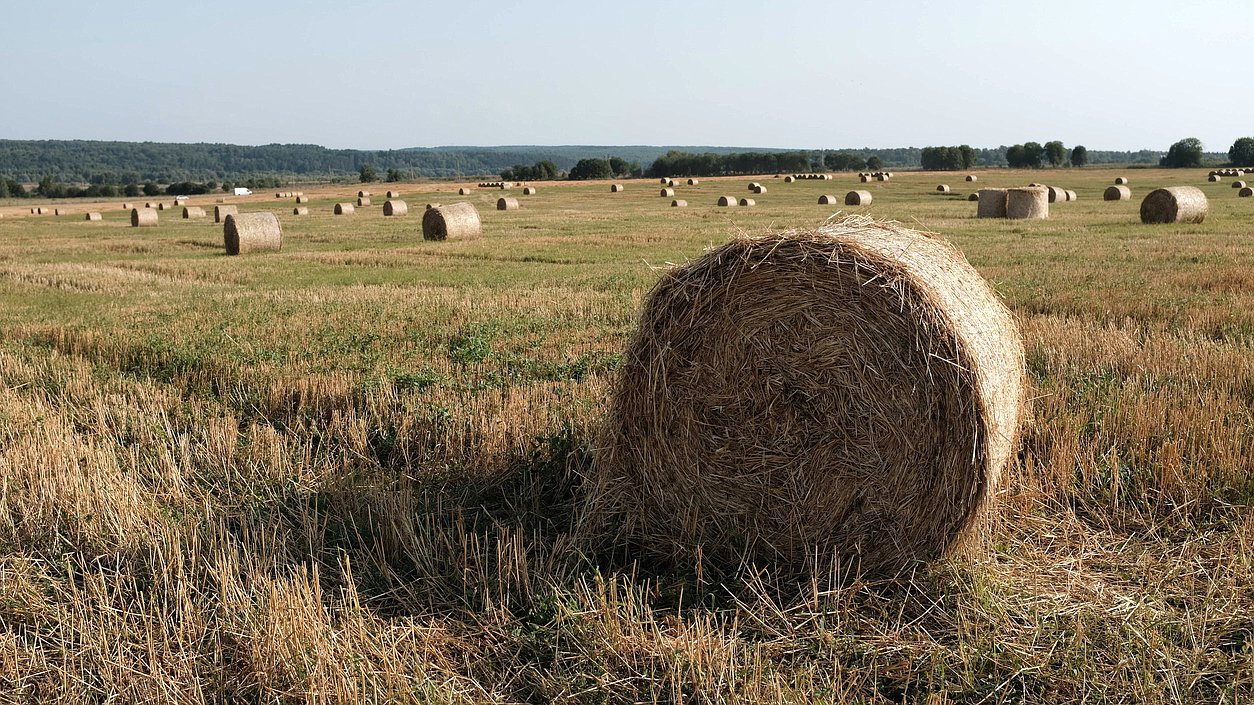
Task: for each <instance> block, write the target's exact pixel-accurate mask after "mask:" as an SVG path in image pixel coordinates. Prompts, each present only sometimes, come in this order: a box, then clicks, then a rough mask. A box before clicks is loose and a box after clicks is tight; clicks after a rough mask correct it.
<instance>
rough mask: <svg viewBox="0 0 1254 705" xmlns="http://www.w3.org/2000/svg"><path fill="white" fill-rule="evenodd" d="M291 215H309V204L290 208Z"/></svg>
mask: <svg viewBox="0 0 1254 705" xmlns="http://www.w3.org/2000/svg"><path fill="white" fill-rule="evenodd" d="M292 215H309V206H296V207H295V208H293V209H292Z"/></svg>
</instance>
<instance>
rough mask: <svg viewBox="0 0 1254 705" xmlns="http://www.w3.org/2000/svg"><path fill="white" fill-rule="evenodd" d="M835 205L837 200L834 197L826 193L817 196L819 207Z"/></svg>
mask: <svg viewBox="0 0 1254 705" xmlns="http://www.w3.org/2000/svg"><path fill="white" fill-rule="evenodd" d="M836 203H837V200H836V197H835V196H832V195H829V194H826V193H825V194H823V195H822V196H819V205H820V206H834V205H836Z"/></svg>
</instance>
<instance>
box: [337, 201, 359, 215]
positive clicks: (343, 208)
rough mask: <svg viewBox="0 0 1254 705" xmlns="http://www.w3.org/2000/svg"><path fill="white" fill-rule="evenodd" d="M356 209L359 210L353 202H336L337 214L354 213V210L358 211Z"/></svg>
mask: <svg viewBox="0 0 1254 705" xmlns="http://www.w3.org/2000/svg"><path fill="white" fill-rule="evenodd" d="M356 210H357V209H356V208H354V207H353V204H351V203H337V204H335V214H336V215H352V214H353V212H354V211H356Z"/></svg>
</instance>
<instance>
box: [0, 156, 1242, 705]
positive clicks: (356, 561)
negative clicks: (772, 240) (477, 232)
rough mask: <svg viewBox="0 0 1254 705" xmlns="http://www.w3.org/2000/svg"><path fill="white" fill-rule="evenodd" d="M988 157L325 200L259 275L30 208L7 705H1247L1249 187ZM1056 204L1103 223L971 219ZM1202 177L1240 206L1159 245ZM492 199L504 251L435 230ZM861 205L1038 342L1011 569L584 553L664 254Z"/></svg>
mask: <svg viewBox="0 0 1254 705" xmlns="http://www.w3.org/2000/svg"><path fill="white" fill-rule="evenodd" d="M976 173H978V175H979V181H978V182H976V183H964V182H963V181H962V175H961V174H943V175H941V174H917V173H914V174H911V173H904V172H899V173H897V175H896V176H895V177H894V178H893V179H891V180H890V181H888V182H873V183H867V184H863V183H860V182H859V181H858V179H857V177H856V175H850V174H840V175H836V176H835V179H834V180H833V181H797V182H795V183H790V184H785V183H784V182H783V179H782V178H780V179H775V178H771V177H769V176H767V177H763V176H754V177H745V178H734V179H705V178H703V179H701V180H700V184H699V185H698V186H687V185H684V183H683V180H681V181H679V182H678V185H677V186H676V187H675V190H676V194H675V196H674V198H678V199H683V200H686V201H687V202H688V207H687V208H671V207H670V204H671V201H672V200H673V199H672V198H669V197H668V198H661V197H659V195H658V194H659V188H660V187H659V185H658V183H657V180H656V179H653V180H647V179H646V180H637V181H628V182H625V183H626V186H627V188H626V190H625V191H624V192H622V193H610V186H609V182H596V183H589V184H577V185H572V184H565V183H562V184H554V183H540V184H538V187H539V190H538V193H536V194H535V195H531V196H522V195H521V188H516V189H513V190H511V191H510V192H508V194H503V193H502V192H501V191H500V190H498V189H477V188H473V186H472V195H470V196H465V197H459V196H457V195H456V190H457V188H458V186H459V184H454V185H447V184H441V185H439V186H432V185H422V184H411V185H400V186H399V189H400V191H401V193H402V196H401V197H402V198H404V199H405V200H406V202H407V203H408V204H409V215H407V216H404V217H390V218H385V217H384V216H383V215H382V199H379V200H378V203H379V205H371V206H364V207H361V208H358V209H357V210H356V213H354V214H352V215H345V216H334V215H332V212H331V211H332V206H333V205H334V204H335V203H336V202H341V201H349V200H352V198H351V197H352V196H355V194H356V191H357V189H358V188H359V187H357V186H343V187H340V188H338V189H330V188H324V189H320V190H314V189H306V193H307V194H308V195H309V196H310V197H311V201H310V203H308V204H307V205H308V206H309V208H310V215H308V216H293V215H291V211H292V207H293V204H294V199H282V200H280V199H273V198H268V197H267V198H252V199H240V200H239V204H240V211H241V212H243V213H246V212H251V211H258V210H269V211H273V212H274V213H276V214H277V215H278V216H279V219H280V221H281V222H282V226H283V243H282V250H281V251H280V252H274V253H258V254H250V255H244V256H239V257H227V256H225V254H224V252H223V241H222V228H221V226H220V225H214V224H212V223H211V222H208V220H199V221H197V220H192V221H185V220H182V219H180V218H179V217H178V215H177V214H176V213H174V212H172V211H165V212H162V214H161V222H160V224H159V225H158V226H157V227H155V228H142V229H140V228H134V229H133V228H130V227H129V215H128V214H127V213H124V212H122V211H121V210H120V208H119V207H118V205H117V204H114V205H112V206H111V207H98V206H96V205H90V206H89V205H87V204H83V205H82V206H81V207H80V206H77V205H72V206H71V211H72V212H74V213H77V215H76V216H75V215H69V216H55V217H54V216H32V215H29V205H27V204H26V203H24V202H16V201H15V202H7V203H0V211H3V212H4V213H5V217H4V218H2V219H0V297H2V299H0V301H2V302H3V305H2V306H0V333H2V335H0V702H4V703H8V702H13V703H18V702H67V703H69V702H83V701H104V700H110V699H112V700H115V701H119V702H205V701H213V702H218V701H226V700H230V701H237V700H238V701H243V702H374V703H381V702H424V703H426V702H434V703H479V702H502V703H513V702H527V703H541V702H589V703H635V702H668V703H679V702H684V703H690V702H707V703H720V702H797V703H813V702H859V703H898V702H905V703H929V704H932V703H943V702H1018V703H1055V702H1079V701H1084V702H1150V703H1179V702H1198V703H1203V702H1204V703H1239V702H1246V701H1249V700H1250V699H1252V698H1254V512H1252V511H1251V504H1252V503H1254V480H1252V478H1254V199H1239V198H1238V197H1237V192H1236V189H1232V188H1231V186H1230V184H1229V183H1228V182H1227V181H1224V182H1220V183H1207V182H1206V172H1205V171H1203V170H1192V171H1167V170H1122V171H1113V170H1101V169H1092V170H1058V171H1051V170H1045V171H1034V172H1013V171H987V172H985V171H980V172H976ZM1116 176H1128V177H1129V179H1130V181H1131V183H1130V188H1131V189H1132V193H1133V197H1132V199H1131V200H1130V201H1116V202H1104V201H1103V200H1102V192H1103V190H1104V189H1105V188H1106V187H1107V186H1109V185H1111V184H1113V183H1114V179H1115V177H1116ZM750 181H758V182H760V183H762V185H763V186H766V187H767V188H768V192H767V193H765V194H762V195H755V196H754V200H755V201H756V204H757V205H756V206H754V207H751V208H741V207H736V208H718V207H716V206H715V202H716V200H717V199H718V197H719V196H720V195H723V194H729V195H734V196H736V197H737V198H739V197H741V196H743V195H746V193H747V189H746V185H747V184H748V182H750ZM1032 181H1036V182H1041V183H1044V184H1047V185H1058V186H1061V187H1063V188H1066V189H1071V190H1074V191H1075V192H1076V193H1077V194H1078V196H1079V200H1078V201H1077V202H1071V203H1053V204H1050V217H1049V219H1048V220H1028V221H1007V220H992V219H986V220H977V219H976V218H975V210H976V204H975V203H972V202H969V201H967V200H966V199H967V196H968V195H969V194H970V193H971V192H972V191H973V190H976V189H977V188H992V187H1007V186H1022V185H1026V184H1027V183H1028V182H1032ZM940 183H947V184H949V185H950V186H951V189H952V190H951V192H949V193H937V192H936V186H937V184H940ZM1181 184H1188V185H1194V186H1198V187H1199V188H1201V189H1202V190H1203V191H1205V193H1206V194H1207V196H1208V197H1209V199H1210V214H1209V216H1208V217H1207V219H1206V221H1205V222H1204V223H1202V224H1190V225H1153V226H1150V225H1142V224H1141V223H1140V220H1139V216H1138V213H1139V206H1140V202H1141V199H1142V198H1143V197H1144V196H1145V195H1146V194H1147V193H1149V191H1150V190H1151V189H1153V188H1156V187H1159V186H1171V185H1181ZM855 189H860V190H867V191H870V192H871V193H872V195H873V205H870V206H865V207H853V206H848V207H840V206H820V205H818V198H819V196H820V195H822V194H831V195H833V196H835V197H836V198H837V200H838V202H840V201H843V197H844V194H845V193H846V192H848V191H851V190H855ZM375 190H377V191H380V192H381V191H383V190H385V187H382V186H380V187H379V188H378V189H375ZM270 195H272V194H270ZM502 195H510V196H512V197H516V198H518V199H519V201H520V203H521V208H520V209H519V210H513V211H497V210H495V202H496V199H497V198H499V197H501V196H502ZM228 200H230V201H231V202H236V201H237V199H228ZM462 200H468V201H471V202H473V203H474V204H475V205H476V206H477V207H478V210H479V215H480V217H481V218H482V220H483V237H481V238H479V239H474V240H466V241H456V240H450V241H447V242H426V241H424V240H423V239H422V235H421V217H422V211H423V208H424V207H425V205H426V203H442V204H449V203H455V202H458V201H462ZM119 203H120V202H119ZM213 203H214V199H212V198H202V199H197V198H193V199H192V204H193V205H202V206H203V205H206V204H208V205H209V206H210V207H211V206H212V205H213ZM75 209H77V210H75ZM838 209H839V210H843V211H844V212H854V213H867V214H871V215H874V216H876V217H880V218H887V219H893V220H897V221H901V222H902V223H904V224H906V225H908V226H910V227H913V228H917V229H923V230H931V231H936V232H939V233H942V234H943V235H945V236H946V237H947V238H949V239H950V240H951V241H953V242H954V243H955V244H956V245H958V246H959V247H960V248H961V249H962V250H963V251H964V252H965V254H966V256H967V258H968V259H969V260H970V261H971V263H972V264H973V265H974V266H975V267H976V268H977V269H978V270H979V271H980V272H981V273H982V274H983V275H984V276H985V277H986V278H987V279H988V280H989V282H990V283H991V284H992V285H993V287H994V288H995V289H996V290H997V292H998V293H999V294H1000V295H1001V296H1002V297H1003V298H1004V299H1005V301H1006V302H1007V304H1008V305H1009V306H1010V308H1011V310H1012V311H1013V312H1014V313H1015V315H1016V317H1017V318H1018V320H1019V322H1020V325H1021V327H1022V329H1023V334H1024V338H1025V341H1026V346H1027V364H1028V370H1029V373H1030V377H1031V379H1030V382H1031V385H1032V390H1031V397H1032V401H1031V404H1030V407H1031V417H1030V419H1029V420H1028V422H1027V425H1026V427H1025V430H1024V437H1023V443H1022V449H1021V451H1020V453H1019V455H1018V458H1017V461H1016V462H1015V463H1014V464H1013V467H1012V468H1011V470H1010V472H1009V477H1008V478H1007V480H1006V482H1005V483H1004V486H1003V487H1002V489H1001V490H1000V504H999V510H1000V511H999V513H998V515H997V516H996V518H995V519H994V521H993V524H992V526H991V527H990V530H989V536H988V540H987V542H986V543H985V545H983V546H982V547H981V548H979V549H977V550H973V551H971V552H969V554H963V555H959V556H955V557H953V558H951V559H946V560H943V561H941V562H938V563H936V564H933V565H931V566H928V567H925V568H920V569H919V570H918V571H917V572H916V573H915V574H913V575H912V576H911V577H910V578H909V579H901V580H895V581H879V582H875V581H867V580H860V579H858V578H856V577H855V576H850V575H848V574H847V573H844V572H842V568H841V567H837V568H835V569H834V570H832V571H830V572H829V571H826V570H820V571H816V572H815V573H814V574H812V575H810V576H809V577H807V578H804V579H798V578H796V576H795V575H789V576H784V575H782V574H780V573H777V572H776V571H773V570H755V569H753V568H752V567H744V566H735V565H718V564H707V565H701V566H693V565H668V564H662V563H658V562H657V561H654V560H645V559H642V558H641V555H643V553H642V552H641V551H639V550H637V549H638V547H631V546H605V545H603V544H599V543H597V542H596V541H590V540H587V537H584V536H580V535H578V533H577V532H575V531H574V529H573V527H574V526H575V519H576V518H575V513H576V512H575V509H576V506H577V502H578V499H579V497H580V496H581V495H580V492H581V486H580V485H581V483H580V478H581V477H582V476H583V474H584V473H585V472H586V470H587V467H588V463H589V456H590V454H591V452H592V451H591V449H590V448H589V445H590V443H591V439H592V437H593V435H594V432H595V428H596V425H597V423H598V421H599V419H600V418H601V417H600V415H601V414H602V413H603V412H604V409H605V407H606V402H607V399H608V395H609V384H610V381H611V379H612V371H613V369H614V368H615V366H616V364H617V362H618V359H619V354H620V352H621V350H622V348H623V345H624V343H625V341H626V339H627V336H628V335H629V333H630V332H631V330H632V328H633V325H634V321H635V317H636V311H637V309H638V307H639V304H640V302H641V300H642V297H643V296H644V294H645V293H646V292H647V291H648V289H649V287H650V286H651V285H652V284H653V282H655V281H656V280H657V278H658V276H659V273H658V271H657V269H656V268H658V267H664V266H666V265H667V264H668V263H676V262H682V261H684V260H685V259H686V258H694V257H696V256H697V255H699V254H700V253H701V252H702V250H703V249H704V248H706V247H708V246H712V245H718V244H721V243H724V242H726V241H727V240H728V239H729V238H731V237H734V236H736V235H737V234H741V233H749V234H765V233H770V232H775V231H778V230H782V229H787V228H793V227H807V226H813V225H816V224H818V223H820V222H822V221H823V220H825V219H826V218H828V217H829V216H831V215H832V214H833V213H834V212H836V211H837V210H838ZM88 210H93V211H96V210H99V211H102V212H103V213H104V219H103V221H102V222H88V221H84V220H83V215H82V213H83V212H86V211H88ZM80 211H81V212H80Z"/></svg>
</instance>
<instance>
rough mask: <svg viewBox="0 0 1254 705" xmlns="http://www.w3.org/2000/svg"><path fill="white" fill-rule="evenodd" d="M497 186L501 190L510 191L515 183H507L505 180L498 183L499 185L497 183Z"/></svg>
mask: <svg viewBox="0 0 1254 705" xmlns="http://www.w3.org/2000/svg"><path fill="white" fill-rule="evenodd" d="M496 188H497V189H498V190H500V191H508V190H510V189H511V188H513V184H507V183H505V182H501V183H499V184H497V185H496Z"/></svg>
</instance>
